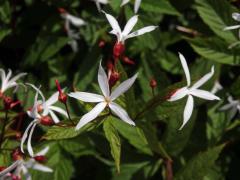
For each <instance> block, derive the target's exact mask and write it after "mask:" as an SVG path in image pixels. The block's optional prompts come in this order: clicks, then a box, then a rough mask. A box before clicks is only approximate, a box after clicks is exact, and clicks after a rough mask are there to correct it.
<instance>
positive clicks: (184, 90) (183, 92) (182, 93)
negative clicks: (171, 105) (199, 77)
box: [168, 87, 188, 101]
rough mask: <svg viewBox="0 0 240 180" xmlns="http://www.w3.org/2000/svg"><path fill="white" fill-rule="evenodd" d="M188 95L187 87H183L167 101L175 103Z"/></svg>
mask: <svg viewBox="0 0 240 180" xmlns="http://www.w3.org/2000/svg"><path fill="white" fill-rule="evenodd" d="M187 94H188V88H187V87H183V88H181V89H179V90H177V91H176V92H175V93H174V94H173V95H172V96H171V97H170V98H169V99H168V101H176V100H179V99H182V98H183V97H184V96H186V95H187Z"/></svg>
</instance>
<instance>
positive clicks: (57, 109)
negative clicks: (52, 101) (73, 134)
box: [49, 106, 68, 117]
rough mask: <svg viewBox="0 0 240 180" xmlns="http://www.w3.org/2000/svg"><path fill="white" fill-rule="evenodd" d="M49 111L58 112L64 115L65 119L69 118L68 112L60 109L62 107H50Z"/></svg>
mask: <svg viewBox="0 0 240 180" xmlns="http://www.w3.org/2000/svg"><path fill="white" fill-rule="evenodd" d="M49 109H50V110H53V111H56V112H58V113H59V114H62V115H64V116H65V117H68V115H67V112H66V111H65V110H63V109H62V108H60V107H57V106H50V107H49Z"/></svg>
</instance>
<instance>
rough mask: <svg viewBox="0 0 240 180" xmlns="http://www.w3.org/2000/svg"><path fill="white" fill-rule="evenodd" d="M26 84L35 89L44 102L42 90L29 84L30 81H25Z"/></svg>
mask: <svg viewBox="0 0 240 180" xmlns="http://www.w3.org/2000/svg"><path fill="white" fill-rule="evenodd" d="M26 84H27V85H29V86H31V87H32V88H33V89H35V91H36V92H37V93H39V94H40V96H41V97H42V101H43V103H44V102H45V97H44V95H43V93H42V91H41V90H40V88H37V87H36V86H35V85H33V84H30V83H26ZM35 102H36V100H35Z"/></svg>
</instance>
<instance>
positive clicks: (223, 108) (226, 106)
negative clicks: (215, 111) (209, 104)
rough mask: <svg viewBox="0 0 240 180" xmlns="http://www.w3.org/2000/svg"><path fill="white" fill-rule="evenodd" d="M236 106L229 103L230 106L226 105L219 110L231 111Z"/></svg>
mask: <svg viewBox="0 0 240 180" xmlns="http://www.w3.org/2000/svg"><path fill="white" fill-rule="evenodd" d="M235 106H236V104H233V103H229V104H225V105H224V106H222V107H221V108H220V109H219V110H220V111H226V110H228V109H231V108H233V107H235Z"/></svg>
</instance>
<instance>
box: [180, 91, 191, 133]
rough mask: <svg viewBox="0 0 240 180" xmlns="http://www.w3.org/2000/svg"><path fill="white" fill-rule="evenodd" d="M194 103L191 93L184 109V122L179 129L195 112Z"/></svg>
mask: <svg viewBox="0 0 240 180" xmlns="http://www.w3.org/2000/svg"><path fill="white" fill-rule="evenodd" d="M193 105H194V104H193V97H192V96H191V95H189V96H188V99H187V103H186V106H185V109H184V113H183V124H182V126H181V127H180V128H179V130H181V129H182V128H183V127H184V126H185V125H186V123H187V122H188V121H189V119H190V117H191V115H192V112H193Z"/></svg>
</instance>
